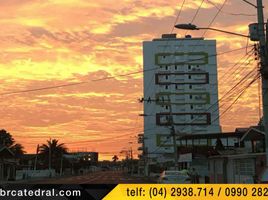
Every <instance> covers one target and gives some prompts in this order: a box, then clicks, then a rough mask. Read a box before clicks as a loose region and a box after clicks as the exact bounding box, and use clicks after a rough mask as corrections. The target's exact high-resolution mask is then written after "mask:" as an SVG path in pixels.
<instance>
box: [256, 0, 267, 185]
mask: <svg viewBox="0 0 268 200" xmlns="http://www.w3.org/2000/svg"><path fill="white" fill-rule="evenodd" d="M257 15H258V35H259V45H260V60H261V62H260V66H261V67H260V72H261V76H262V103H263V125H264V132H265V150H266V171H265V172H264V174H263V177H262V179H265V178H266V179H267V178H268V66H267V65H268V53H267V52H268V50H267V48H268V44H267V31H268V30H267V29H266V36H265V31H264V30H265V29H264V27H265V26H264V17H263V4H262V0H257ZM266 27H268V25H266ZM263 181H268V180H263Z"/></svg>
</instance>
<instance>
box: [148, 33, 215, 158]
mask: <svg viewBox="0 0 268 200" xmlns="http://www.w3.org/2000/svg"><path fill="white" fill-rule="evenodd" d="M215 54H216V41H215V40H204V39H202V38H197V39H196V38H187V39H186V38H184V39H178V38H172V39H165V38H162V39H155V40H153V41H145V42H144V43H143V61H144V71H145V72H144V114H145V115H146V116H145V117H144V136H145V138H146V139H145V147H148V153H149V157H158V156H159V155H157V154H151V153H156V152H163V153H164V152H165V153H172V152H173V147H172V139H171V138H170V137H168V136H169V135H170V128H169V127H170V126H168V125H169V122H170V120H169V119H170V111H172V117H173V122H174V125H175V130H176V132H177V133H183V134H191V133H200V134H202V133H214V132H215V133H217V132H220V126H219V119H217V118H218V116H219V112H218V103H217V101H218V86H217V61H216V56H213V55H215ZM212 106H213V107H212ZM209 108H211V109H209ZM178 145H179V144H178Z"/></svg>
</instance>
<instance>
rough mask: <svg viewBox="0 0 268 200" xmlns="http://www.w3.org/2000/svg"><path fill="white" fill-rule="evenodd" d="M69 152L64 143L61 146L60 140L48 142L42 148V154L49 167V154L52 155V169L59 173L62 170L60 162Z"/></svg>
mask: <svg viewBox="0 0 268 200" xmlns="http://www.w3.org/2000/svg"><path fill="white" fill-rule="evenodd" d="M67 151H68V149H67V147H66V146H65V144H64V143H61V144H59V140H57V139H52V140H47V143H46V144H42V145H41V146H40V154H41V157H42V158H43V160H44V161H45V163H46V164H47V166H48V165H49V154H51V168H54V169H56V170H57V171H58V170H59V168H60V161H61V157H62V155H63V154H66V153H67Z"/></svg>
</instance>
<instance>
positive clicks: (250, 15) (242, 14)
mask: <svg viewBox="0 0 268 200" xmlns="http://www.w3.org/2000/svg"><path fill="white" fill-rule="evenodd" d="M207 2H208V3H209V4H211V5H213V6H214V7H215V8H216V9H217V10H220V8H219V7H218V6H217V5H216V4H215V3H213V2H212V1H210V0H207ZM220 12H222V13H223V14H227V15H233V16H244V17H245V16H247V17H255V16H256V14H246V13H230V12H226V11H223V10H221V11H220Z"/></svg>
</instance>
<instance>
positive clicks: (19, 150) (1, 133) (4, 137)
mask: <svg viewBox="0 0 268 200" xmlns="http://www.w3.org/2000/svg"><path fill="white" fill-rule="evenodd" d="M0 145H2V146H6V147H8V148H9V149H10V150H11V151H12V152H13V153H14V154H15V156H16V157H20V156H22V155H23V154H24V153H25V151H24V150H23V149H24V147H23V146H22V145H21V144H19V143H15V140H14V138H13V137H12V135H11V134H10V133H9V132H7V131H6V130H4V129H2V130H0Z"/></svg>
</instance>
